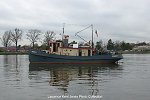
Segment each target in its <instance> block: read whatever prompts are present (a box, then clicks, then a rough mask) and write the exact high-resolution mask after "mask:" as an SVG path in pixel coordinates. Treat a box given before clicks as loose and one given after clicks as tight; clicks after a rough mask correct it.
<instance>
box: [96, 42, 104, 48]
mask: <svg viewBox="0 0 150 100" xmlns="http://www.w3.org/2000/svg"><path fill="white" fill-rule="evenodd" d="M96 49H97V50H103V41H102V40H100V41H98V42H96Z"/></svg>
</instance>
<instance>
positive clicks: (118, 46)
mask: <svg viewBox="0 0 150 100" xmlns="http://www.w3.org/2000/svg"><path fill="white" fill-rule="evenodd" d="M144 45H149V44H148V43H146V42H139V43H128V42H125V41H115V42H114V41H112V39H109V40H108V42H107V43H106V44H103V41H102V40H100V41H98V42H96V49H97V50H101V51H103V50H105V49H107V50H110V51H125V50H133V48H134V47H136V46H144Z"/></svg>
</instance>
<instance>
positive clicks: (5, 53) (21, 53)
mask: <svg viewBox="0 0 150 100" xmlns="http://www.w3.org/2000/svg"><path fill="white" fill-rule="evenodd" d="M0 55H28V52H0Z"/></svg>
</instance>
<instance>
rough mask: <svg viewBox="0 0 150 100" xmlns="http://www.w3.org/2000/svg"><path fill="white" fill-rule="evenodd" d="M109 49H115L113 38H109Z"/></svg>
mask: <svg viewBox="0 0 150 100" xmlns="http://www.w3.org/2000/svg"><path fill="white" fill-rule="evenodd" d="M107 49H108V50H113V49H114V43H113V42H112V40H111V39H109V40H108V43H107Z"/></svg>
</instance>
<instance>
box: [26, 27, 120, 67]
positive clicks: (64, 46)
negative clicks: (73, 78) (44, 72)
mask: <svg viewBox="0 0 150 100" xmlns="http://www.w3.org/2000/svg"><path fill="white" fill-rule="evenodd" d="M89 27H92V43H93V25H90V26H88V27H87V28H89ZM87 28H85V29H87ZM83 30H84V29H83ZM83 30H81V31H83ZM81 31H79V32H81ZM79 32H77V33H76V35H77V36H79V35H78V33H79ZM79 37H80V36H79ZM80 38H81V39H83V38H82V37H80ZM68 40H69V35H64V28H63V35H62V40H51V41H49V50H47V51H42V50H31V51H30V52H29V61H30V63H50V64H68V63H70V64H100V63H101V64H105V63H107V64H108V63H117V62H118V61H119V60H121V59H123V56H122V54H119V53H110V52H104V51H103V52H102V51H98V50H96V49H95V48H94V46H93V45H91V44H90V43H89V45H81V46H80V45H78V44H77V43H74V44H69V43H68ZM83 40H84V39H83Z"/></svg>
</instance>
